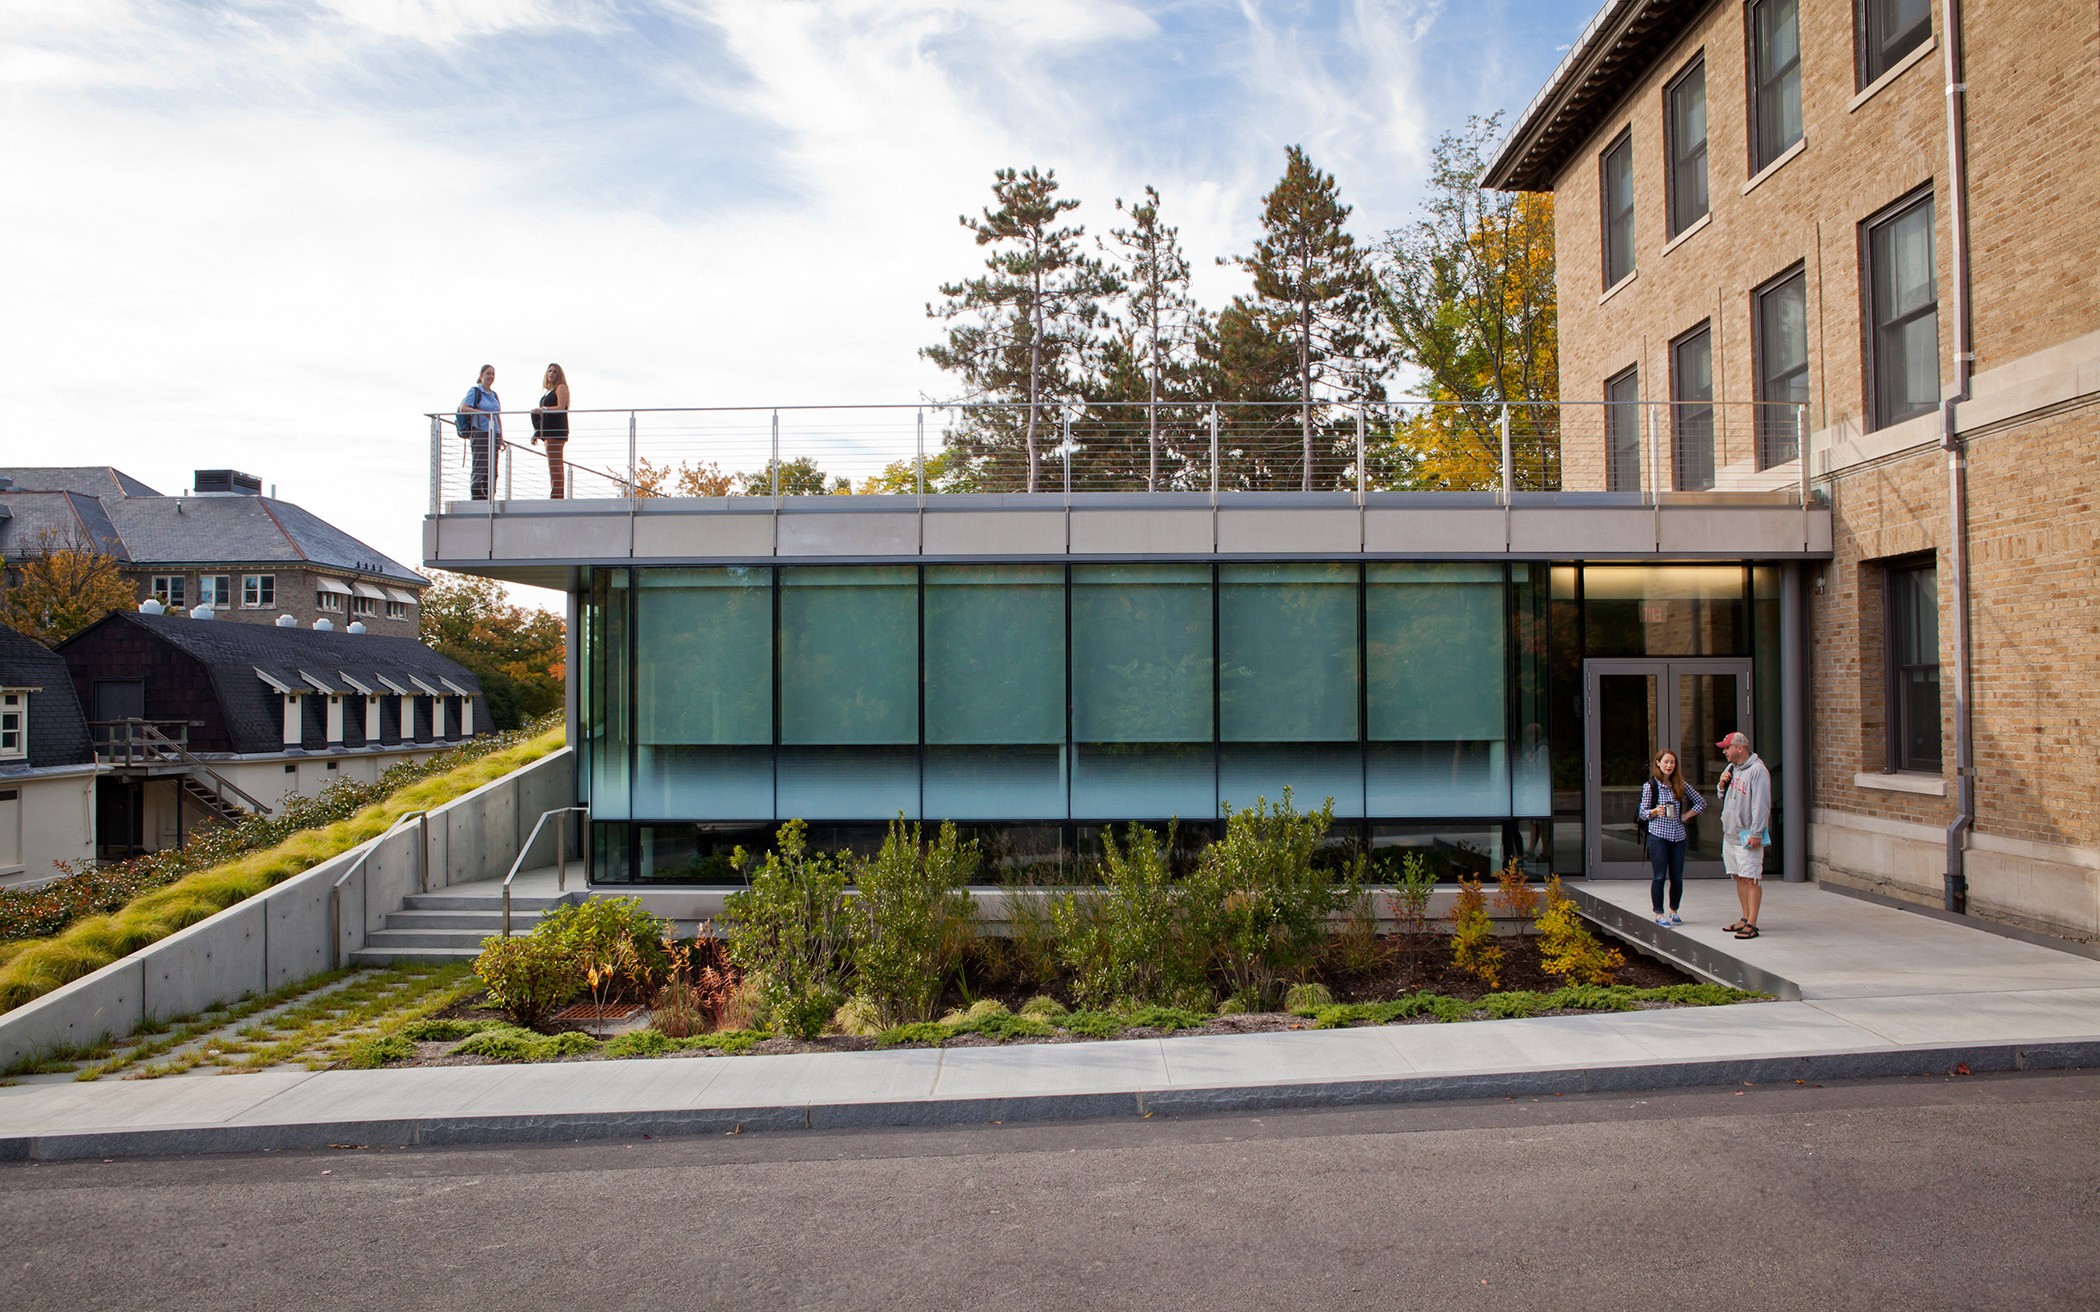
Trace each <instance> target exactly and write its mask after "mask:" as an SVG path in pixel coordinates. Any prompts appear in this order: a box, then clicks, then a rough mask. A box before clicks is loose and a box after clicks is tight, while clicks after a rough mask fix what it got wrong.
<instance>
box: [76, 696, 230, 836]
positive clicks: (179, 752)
mask: <svg viewBox="0 0 2100 1312" xmlns="http://www.w3.org/2000/svg"><path fill="white" fill-rule="evenodd" d="M97 723H98V724H101V725H105V726H108V727H112V728H114V727H115V726H117V725H119V724H123V725H128V726H130V727H132V728H134V729H136V730H138V733H137V735H136V738H134V737H133V736H127V737H126V738H125V739H124V744H125V748H126V750H125V753H124V763H125V764H126V765H129V764H130V763H131V760H132V757H131V752H130V750H129V748H130V745H131V743H132V742H133V741H135V740H137V739H143V740H144V742H145V744H146V746H148V747H151V748H154V749H156V750H159V751H162V752H166V753H169V754H171V755H173V756H174V757H175V759H176V760H178V761H181V762H182V763H183V764H184V765H187V766H190V767H192V768H193V769H197V770H202V771H203V772H204V773H206V774H208V775H210V776H211V777H212V779H213V780H214V781H215V782H217V784H218V785H219V787H220V788H222V789H224V790H225V791H227V792H229V793H232V794H233V795H234V796H235V797H238V798H240V799H241V801H243V802H245V803H247V806H248V809H249V810H251V811H253V812H255V813H256V814H258V815H268V814H270V808H269V806H268V804H267V803H265V802H263V801H262V800H261V799H260V798H258V797H255V796H253V795H252V794H250V793H249V792H248V791H247V790H245V789H243V788H242V787H241V786H240V785H239V784H236V783H234V782H233V780H231V779H228V778H227V777H226V776H225V775H223V774H220V773H219V772H218V771H217V770H214V769H212V768H211V767H210V766H209V765H206V764H205V763H204V762H203V761H202V760H200V759H199V758H197V757H195V756H193V755H191V754H190V750H189V748H188V747H186V746H184V745H183V744H182V743H179V742H177V741H175V740H174V739H173V738H170V737H168V736H167V735H166V734H164V733H162V732H161V731H160V730H159V728H157V727H156V726H157V725H159V724H163V723H167V724H172V723H175V722H174V721H172V720H169V721H158V720H143V719H136V718H130V719H124V720H101V721H97Z"/></svg>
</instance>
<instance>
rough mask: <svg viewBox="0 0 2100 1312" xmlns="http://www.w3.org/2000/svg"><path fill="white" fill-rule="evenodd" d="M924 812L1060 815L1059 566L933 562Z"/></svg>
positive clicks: (985, 816) (951, 816)
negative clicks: (939, 563) (942, 563)
mask: <svg viewBox="0 0 2100 1312" xmlns="http://www.w3.org/2000/svg"><path fill="white" fill-rule="evenodd" d="M923 649H924V651H925V653H926V662H925V698H926V773H925V780H926V794H925V810H926V814H927V815H928V816H931V817H934V818H935V819H942V820H1033V819H1054V820H1062V819H1064V816H1065V570H1064V566H1062V565H929V566H927V567H926V613H925V639H924V643H923Z"/></svg>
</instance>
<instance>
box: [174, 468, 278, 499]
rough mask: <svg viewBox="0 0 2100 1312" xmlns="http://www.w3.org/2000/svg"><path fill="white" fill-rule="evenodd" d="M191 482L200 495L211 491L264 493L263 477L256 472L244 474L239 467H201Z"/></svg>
mask: <svg viewBox="0 0 2100 1312" xmlns="http://www.w3.org/2000/svg"><path fill="white" fill-rule="evenodd" d="M191 483H192V485H193V487H194V490H195V491H196V493H197V495H199V496H205V495H208V494H210V493H218V494H219V495H221V496H237V497H259V496H261V495H262V479H260V478H258V477H256V476H255V475H254V474H243V473H242V472H241V471H240V470H238V469H200V470H198V471H197V472H196V474H195V475H194V476H193V477H192V479H191Z"/></svg>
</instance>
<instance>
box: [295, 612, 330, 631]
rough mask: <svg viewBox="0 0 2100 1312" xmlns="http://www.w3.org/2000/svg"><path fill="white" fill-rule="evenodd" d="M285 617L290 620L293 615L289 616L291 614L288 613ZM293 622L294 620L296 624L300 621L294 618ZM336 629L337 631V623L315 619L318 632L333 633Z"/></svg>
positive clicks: (315, 627)
mask: <svg viewBox="0 0 2100 1312" xmlns="http://www.w3.org/2000/svg"><path fill="white" fill-rule="evenodd" d="M284 618H285V619H288V620H289V619H291V618H292V617H291V616H289V615H287V616H285V617H284ZM292 622H293V623H294V624H296V623H298V621H297V620H292ZM334 631H335V625H333V624H330V623H329V622H328V621H327V620H315V621H314V632H316V633H333V632H334Z"/></svg>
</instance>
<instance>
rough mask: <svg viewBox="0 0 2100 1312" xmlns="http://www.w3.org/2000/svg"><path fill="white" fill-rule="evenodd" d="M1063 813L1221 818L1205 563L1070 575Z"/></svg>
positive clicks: (1081, 570) (1213, 635)
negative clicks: (1068, 732) (1068, 776)
mask: <svg viewBox="0 0 2100 1312" xmlns="http://www.w3.org/2000/svg"><path fill="white" fill-rule="evenodd" d="M1071 606H1072V624H1071V633H1072V637H1071V642H1072V655H1071V661H1072V752H1073V762H1072V814H1073V815H1074V816H1075V817H1079V818H1084V819H1103V820H1125V819H1164V818H1166V817H1168V816H1190V817H1195V816H1211V815H1216V814H1217V809H1218V778H1217V758H1216V753H1215V752H1214V751H1213V750H1212V748H1213V745H1214V742H1215V720H1214V719H1213V717H1212V714H1211V710H1212V699H1211V670H1212V666H1213V664H1214V662H1215V659H1216V656H1215V653H1216V642H1217V632H1216V629H1215V626H1214V624H1213V616H1212V610H1211V586H1210V566H1209V565H1204V564H1165V563H1162V564H1141V565H1074V566H1073V567H1072V593H1071Z"/></svg>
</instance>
